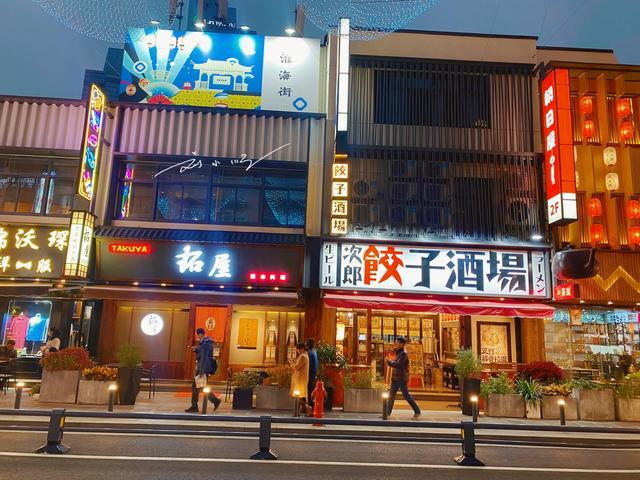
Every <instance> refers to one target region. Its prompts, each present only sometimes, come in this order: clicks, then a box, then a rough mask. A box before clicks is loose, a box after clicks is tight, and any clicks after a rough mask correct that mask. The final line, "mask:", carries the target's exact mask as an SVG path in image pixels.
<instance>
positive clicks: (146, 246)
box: [109, 243, 153, 255]
mask: <svg viewBox="0 0 640 480" xmlns="http://www.w3.org/2000/svg"><path fill="white" fill-rule="evenodd" d="M152 251H153V250H152V249H151V244H150V243H110V244H109V252H111V253H123V254H131V255H149V254H151V252H152Z"/></svg>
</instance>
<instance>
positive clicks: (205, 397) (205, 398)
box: [202, 387, 211, 415]
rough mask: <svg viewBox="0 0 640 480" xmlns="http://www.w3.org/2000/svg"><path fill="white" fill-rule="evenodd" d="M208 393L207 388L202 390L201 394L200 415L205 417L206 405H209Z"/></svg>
mask: <svg viewBox="0 0 640 480" xmlns="http://www.w3.org/2000/svg"><path fill="white" fill-rule="evenodd" d="M209 392H211V389H210V388H209V387H204V388H203V389H202V393H203V397H204V398H203V399H202V414H203V415H206V414H207V404H208V403H209Z"/></svg>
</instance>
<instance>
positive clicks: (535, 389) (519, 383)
mask: <svg viewBox="0 0 640 480" xmlns="http://www.w3.org/2000/svg"><path fill="white" fill-rule="evenodd" d="M514 390H515V392H516V393H517V394H518V395H520V396H521V397H522V399H523V400H524V405H525V410H526V413H525V414H526V417H527V418H542V411H541V408H540V403H541V401H542V385H541V384H540V382H538V381H537V380H531V379H528V378H524V377H520V378H518V379H517V380H516V384H515V388H514Z"/></svg>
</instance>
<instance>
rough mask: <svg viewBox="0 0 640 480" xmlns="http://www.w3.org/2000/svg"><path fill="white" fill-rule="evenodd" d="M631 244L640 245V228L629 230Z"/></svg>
mask: <svg viewBox="0 0 640 480" xmlns="http://www.w3.org/2000/svg"><path fill="white" fill-rule="evenodd" d="M629 242H630V243H631V245H640V227H630V228H629Z"/></svg>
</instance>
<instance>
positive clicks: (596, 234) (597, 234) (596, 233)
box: [591, 223, 604, 243]
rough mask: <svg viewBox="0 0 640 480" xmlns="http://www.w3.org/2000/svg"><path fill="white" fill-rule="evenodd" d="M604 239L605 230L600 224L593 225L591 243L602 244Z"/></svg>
mask: <svg viewBox="0 0 640 480" xmlns="http://www.w3.org/2000/svg"><path fill="white" fill-rule="evenodd" d="M603 239H604V228H603V226H602V224H600V223H594V224H593V225H591V243H601V242H602V240H603Z"/></svg>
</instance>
